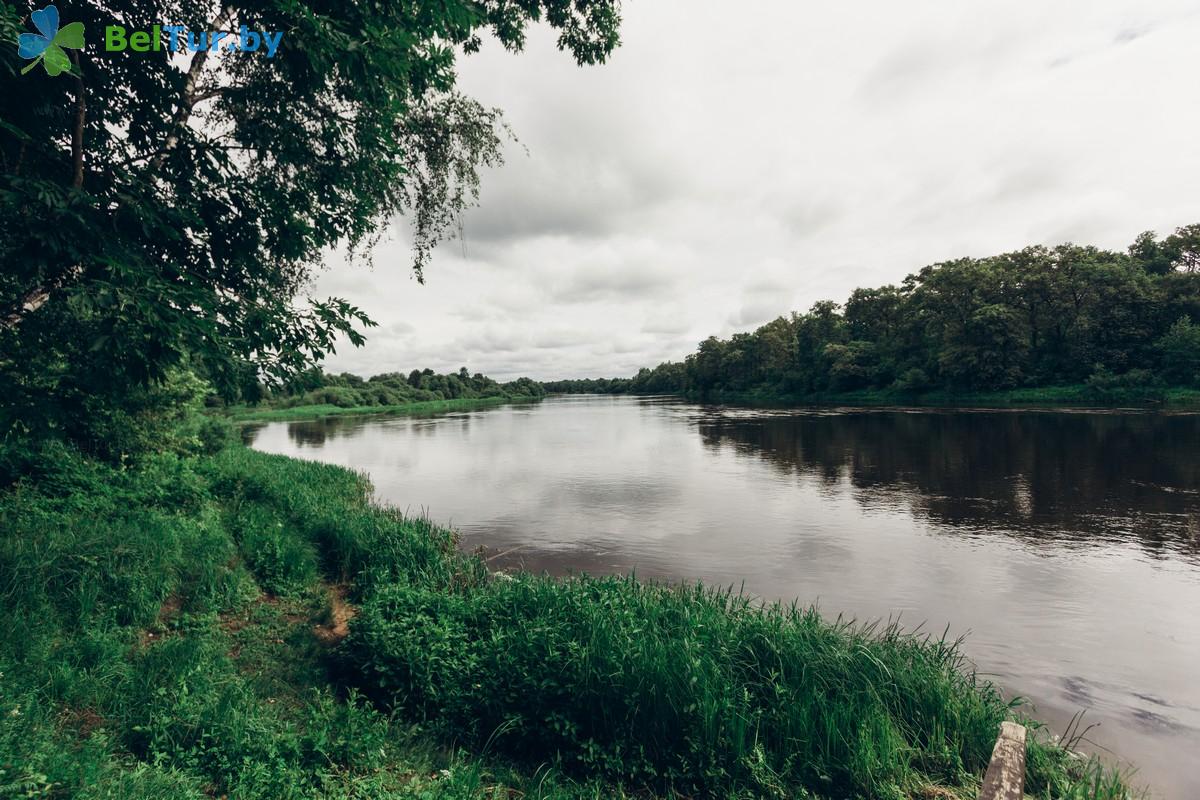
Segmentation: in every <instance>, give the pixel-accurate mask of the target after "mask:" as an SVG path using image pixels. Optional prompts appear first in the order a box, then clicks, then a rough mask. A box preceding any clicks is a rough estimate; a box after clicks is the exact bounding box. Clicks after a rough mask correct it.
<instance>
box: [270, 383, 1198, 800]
mask: <svg viewBox="0 0 1200 800" xmlns="http://www.w3.org/2000/svg"><path fill="white" fill-rule="evenodd" d="M248 437H249V438H251V439H252V440H253V444H254V446H255V447H257V448H260V449H263V450H267V451H270V452H280V453H287V454H290V455H297V456H300V457H303V458H313V459H319V460H322V461H328V462H332V463H337V464H343V465H345V466H350V467H353V468H355V469H360V470H365V471H367V472H368V473H369V474H370V476H371V479H372V481H373V483H374V485H375V487H376V492H377V495H378V497H379V498H380V499H381V500H383V501H385V502H389V503H391V504H393V505H396V506H398V507H400V508H403V509H408V510H410V511H415V512H420V513H427V514H428V515H429V516H431V517H432V518H433V519H435V520H437V521H439V522H442V523H450V524H453V525H455V526H456V527H458V528H459V529H460V530H461V532H462V534H463V543H464V546H465V547H468V548H474V547H482V548H483V549H484V550H485V551H486V553H487V554H488V556H489V557H490V558H491V559H492V563H493V565H495V566H497V567H501V568H507V567H523V568H526V569H533V570H538V571H541V570H545V571H548V572H551V573H553V574H563V573H566V572H571V571H586V572H591V573H626V572H630V571H635V572H637V574H639V575H641V576H643V577H652V578H663V579H668V580H696V579H700V580H704V581H706V582H709V583H718V584H722V585H730V584H732V585H734V586H739V585H744V586H745V588H746V590H747V591H749V592H752V593H754V594H756V595H758V596H761V597H763V598H765V599H774V598H779V599H784V600H787V601H791V600H793V599H799V600H800V601H801V602H806V603H807V602H814V601H816V602H819V604H820V607H821V608H822V609H823V610H824V611H826V612H827V613H830V614H835V613H843V612H844V613H846V614H849V615H851V616H856V617H859V618H888V617H897V616H899V617H900V619H901V620H902V621H905V622H907V623H908V624H910V625H913V626H915V625H917V624H920V623H922V622H924V623H926V629H930V630H937V631H941V630H942V629H943V628H944V627H946V626H949V627H950V631H951V633H952V634H955V635H957V634H961V633H967V632H970V636H969V638H968V640H967V652H968V654H969V655H970V657H971V658H972V659H973V660H974V661H975V662H976V663H977V664H978V665H979V668H980V669H981V670H982V671H984V672H986V673H988V674H990V675H994V676H995V677H996V679H997V681H998V682H999V683H1000V684H1001V685H1002V686H1004V687H1005V688H1006V689H1007V690H1008V691H1010V692H1011V693H1014V694H1020V695H1023V696H1025V697H1028V698H1031V699H1032V700H1033V701H1034V703H1035V705H1036V708H1037V712H1038V714H1039V715H1040V716H1041V717H1042V718H1043V719H1045V720H1046V721H1048V722H1049V723H1050V724H1051V725H1052V727H1054V728H1055V729H1057V730H1060V731H1061V730H1062V729H1063V728H1064V727H1065V726H1066V724H1067V721H1068V720H1069V719H1070V717H1071V715H1072V714H1074V713H1075V712H1076V711H1077V710H1079V709H1080V708H1087V709H1089V712H1088V719H1089V720H1090V721H1092V722H1098V723H1100V724H1101V727H1100V728H1099V729H1098V730H1096V731H1094V732H1093V734H1092V738H1094V739H1095V740H1096V741H1097V742H1099V743H1100V744H1101V745H1102V746H1104V747H1108V748H1111V749H1113V750H1114V751H1115V752H1116V753H1118V754H1119V755H1120V756H1121V757H1123V758H1127V759H1130V760H1132V761H1134V762H1136V763H1138V764H1139V765H1140V766H1141V768H1142V772H1141V775H1142V777H1143V778H1144V779H1145V780H1146V781H1147V782H1149V783H1150V784H1152V786H1153V787H1154V789H1155V790H1156V791H1157V792H1158V793H1159V794H1160V795H1161V796H1163V797H1178V798H1192V797H1198V796H1200V683H1198V682H1197V680H1196V678H1195V675H1196V664H1197V663H1200V625H1198V624H1197V623H1196V612H1197V611H1198V610H1200V556H1198V552H1200V551H1198V547H1197V528H1198V527H1200V466H1198V465H1197V463H1196V460H1195V458H1194V455H1195V453H1197V452H1198V451H1200V416H1196V415H1189V414H1177V415H1170V414H1138V413H1083V412H1076V413H1069V412H1035V411H1021V412H979V411H914V410H895V409H893V410H861V409H857V410H856V409H841V410H832V411H821V412H803V413H791V412H788V413H785V412H758V411H745V410H735V409H721V408H705V407H700V406H696V405H692V404H687V403H680V402H676V401H673V400H667V399H657V400H647V399H634V398H611V397H571V398H559V399H553V400H549V401H546V402H544V403H542V404H540V405H538V406H534V407H528V406H527V407H520V408H517V407H506V408H500V409H493V410H488V411H482V412H470V413H457V414H449V415H444V416H439V417H433V418H427V419H414V418H406V417H369V418H366V417H364V418H353V417H351V418H340V419H339V418H331V419H326V420H316V421H311V422H300V423H270V424H267V425H264V426H261V427H259V428H257V429H255V430H253V431H252V432H250V433H249V434H248Z"/></svg>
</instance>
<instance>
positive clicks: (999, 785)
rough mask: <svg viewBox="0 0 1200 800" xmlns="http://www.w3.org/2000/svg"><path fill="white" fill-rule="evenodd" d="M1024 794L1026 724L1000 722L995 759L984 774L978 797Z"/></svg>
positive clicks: (989, 799)
mask: <svg viewBox="0 0 1200 800" xmlns="http://www.w3.org/2000/svg"><path fill="white" fill-rule="evenodd" d="M1024 796H1025V726H1024V725H1018V724H1017V723H1015V722H1001V723H1000V736H999V738H997V739H996V746H995V747H994V748H992V760H991V761H990V762H989V763H988V768H987V772H986V773H984V775H983V788H981V789H980V790H979V800H1021V798H1023V797H1024Z"/></svg>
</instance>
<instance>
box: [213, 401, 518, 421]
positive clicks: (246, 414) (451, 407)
mask: <svg viewBox="0 0 1200 800" xmlns="http://www.w3.org/2000/svg"><path fill="white" fill-rule="evenodd" d="M540 399H541V398H536V397H527V396H523V395H514V396H508V395H504V396H500V397H461V398H457V399H451V400H422V401H418V402H415V403H400V404H397V405H380V406H348V407H342V406H335V405H329V404H321V405H307V406H293V407H292V408H259V407H254V406H242V407H235V408H230V409H228V410H227V412H226V413H227V415H228V417H229V419H230V420H232V421H233V422H301V421H304V420H313V419H323V418H325V417H347V416H361V415H365V414H441V413H445V412H447V411H471V410H473V409H477V408H492V407H494V406H502V405H507V404H510V403H531V402H536V401H537V400H540Z"/></svg>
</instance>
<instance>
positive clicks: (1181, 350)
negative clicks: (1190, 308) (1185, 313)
mask: <svg viewBox="0 0 1200 800" xmlns="http://www.w3.org/2000/svg"><path fill="white" fill-rule="evenodd" d="M1158 351H1159V354H1160V356H1161V358H1162V370H1163V374H1164V376H1165V377H1166V378H1167V380H1169V381H1172V382H1174V383H1180V384H1188V385H1195V384H1197V383H1200V325H1196V324H1194V323H1193V322H1192V321H1191V320H1190V319H1188V318H1187V317H1180V318H1179V319H1178V320H1176V321H1175V324H1173V325H1172V326H1171V327H1170V329H1169V330H1168V331H1167V332H1166V333H1165V334H1163V336H1162V338H1161V339H1159V340H1158Z"/></svg>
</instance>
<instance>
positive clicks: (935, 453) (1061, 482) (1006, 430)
mask: <svg viewBox="0 0 1200 800" xmlns="http://www.w3.org/2000/svg"><path fill="white" fill-rule="evenodd" d="M697 427H698V429H699V431H700V435H701V437H702V439H703V441H704V443H705V445H706V446H708V447H710V448H714V449H716V450H720V449H722V448H732V449H733V450H734V451H735V452H738V453H740V454H743V455H747V456H750V457H755V458H759V459H762V460H765V461H766V462H767V463H769V464H771V465H772V466H773V467H774V468H775V469H777V470H778V471H779V472H780V473H782V474H785V475H805V476H811V477H814V478H820V479H822V480H824V481H825V482H826V483H828V484H830V485H831V486H836V485H838V484H840V483H841V482H842V481H843V480H844V479H848V480H849V481H850V483H851V485H852V486H853V487H854V496H855V498H856V499H857V500H858V501H859V502H860V503H862V504H863V505H864V506H866V507H868V508H869V507H873V506H879V507H887V506H888V505H889V504H892V503H895V502H896V501H897V500H898V499H901V498H902V499H903V502H905V503H906V504H907V506H908V507H909V509H910V510H911V511H912V512H913V513H916V514H919V515H922V516H923V517H925V518H927V519H928V520H929V521H930V522H932V523H933V524H935V525H937V526H949V527H950V528H953V529H955V531H959V530H961V529H966V530H968V531H974V532H980V533H1004V534H1008V535H1014V536H1019V537H1021V538H1025V539H1028V540H1030V541H1032V542H1037V541H1040V540H1045V539H1073V540H1077V541H1079V542H1080V543H1083V544H1087V543H1096V542H1105V541H1127V540H1129V539H1130V538H1131V537H1135V538H1136V539H1137V541H1138V542H1140V543H1141V545H1142V546H1143V547H1144V549H1145V550H1146V552H1147V553H1151V554H1160V555H1162V554H1164V551H1171V552H1178V551H1183V552H1186V553H1190V554H1192V555H1195V554H1196V553H1197V550H1198V544H1200V543H1198V541H1197V531H1198V528H1200V460H1198V459H1197V458H1196V454H1197V450H1196V448H1197V445H1198V444H1200V416H1198V415H1192V414H1174V415H1162V414H1135V413H1101V412H1095V413H1079V412H1030V411H1026V412H1019V413H1015V412H1003V411H1000V412H987V411H973V412H964V411H950V412H946V411H933V412H929V411H923V412H920V413H912V412H907V413H906V412H902V411H890V410H889V411H869V410H851V411H842V412H840V413H837V414H835V415H834V414H828V413H818V414H788V415H776V416H767V417H759V418H757V419H754V418H751V419H747V418H745V417H744V416H741V415H738V416H733V417H729V416H724V415H722V414H721V413H720V412H719V411H715V412H714V413H713V414H712V416H710V417H709V418H707V419H701V420H700V421H699V422H698V425H697Z"/></svg>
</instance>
